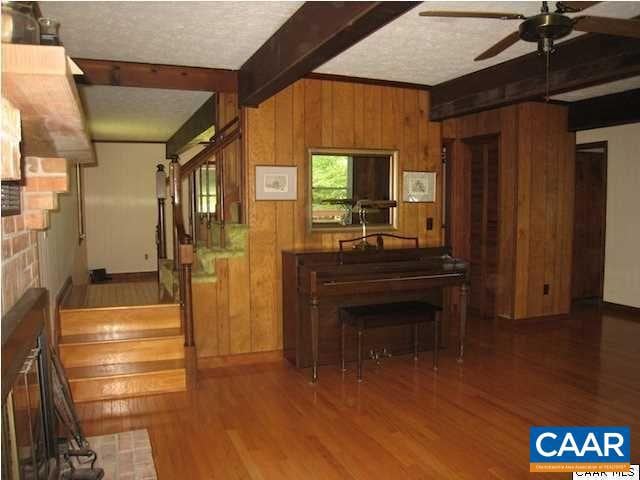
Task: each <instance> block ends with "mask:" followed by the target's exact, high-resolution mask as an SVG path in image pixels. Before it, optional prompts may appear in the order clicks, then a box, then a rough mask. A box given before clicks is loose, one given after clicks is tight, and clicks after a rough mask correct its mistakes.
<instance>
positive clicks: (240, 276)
mask: <svg viewBox="0 0 640 480" xmlns="http://www.w3.org/2000/svg"><path fill="white" fill-rule="evenodd" d="M428 114H429V94H428V93H427V92H425V91H419V90H414V89H403V88H395V87H387V86H377V85H364V84H357V83H347V82H336V81H325V80H315V79H304V80H300V81H298V82H296V83H295V84H293V85H292V86H290V87H288V88H287V89H285V90H283V91H282V92H280V93H278V94H277V95H275V96H274V97H272V98H270V99H269V100H267V101H265V102H263V103H262V104H261V105H260V107H259V108H257V109H246V110H245V111H244V112H243V123H244V130H243V132H244V133H243V144H244V163H245V165H246V170H245V178H246V193H245V201H246V205H247V210H248V218H247V223H248V224H249V227H250V233H249V248H248V254H247V255H246V256H245V257H242V258H234V259H230V260H219V261H218V263H217V266H216V267H217V269H218V270H217V273H218V277H219V279H218V282H217V284H215V285H214V286H212V285H211V284H203V285H197V288H196V291H195V292H194V295H195V302H196V305H195V315H196V340H197V343H198V351H199V354H200V355H201V356H214V355H226V354H233V353H244V352H258V351H268V350H276V349H280V348H282V300H281V299H282V282H281V269H282V265H281V252H282V250H286V249H291V248H307V249H312V248H327V249H329V248H331V249H333V248H336V247H337V242H338V240H339V239H341V238H350V237H353V236H354V235H353V232H351V233H348V234H336V233H322V232H319V233H317V232H314V233H311V232H309V231H308V230H307V218H306V215H307V201H308V176H309V171H308V149H309V148H311V147H334V148H341V147H347V148H348V147H355V148H370V149H374V148H381V149H397V150H398V151H399V155H398V161H399V168H398V170H399V172H400V174H401V172H402V171H403V170H427V171H435V172H437V182H438V186H437V202H436V203H433V204H426V203H420V204H406V203H402V202H400V206H399V209H400V211H399V231H400V232H401V233H404V234H407V235H417V236H419V238H420V243H421V245H424V246H437V245H441V242H442V231H441V216H442V215H441V210H440V208H441V192H442V189H441V175H440V173H441V163H440V150H441V129H440V124H439V123H432V122H429V121H428ZM256 165H293V166H297V167H298V199H297V200H296V201H278V202H275V201H258V202H257V201H255V167H256ZM401 187H402V186H401V181H399V188H400V190H401ZM399 195H400V198H401V195H402V192H401V191H400V192H399ZM427 217H432V218H433V230H430V231H427V230H426V219H427Z"/></svg>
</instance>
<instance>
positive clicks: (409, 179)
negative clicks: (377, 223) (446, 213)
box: [402, 172, 436, 203]
mask: <svg viewBox="0 0 640 480" xmlns="http://www.w3.org/2000/svg"><path fill="white" fill-rule="evenodd" d="M402 192H403V193H402V195H403V198H402V199H403V200H404V201H405V202H411V203H417V202H435V201H436V172H403V174H402Z"/></svg>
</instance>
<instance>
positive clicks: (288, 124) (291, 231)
mask: <svg viewBox="0 0 640 480" xmlns="http://www.w3.org/2000/svg"><path fill="white" fill-rule="evenodd" d="M275 103H276V105H275V110H276V111H275V156H276V158H275V161H276V164H277V165H288V166H291V165H294V160H293V86H289V87H288V88H286V89H284V90H283V91H282V92H280V93H279V94H278V95H277V96H276V97H275ZM275 203H276V229H277V244H276V250H275V251H274V252H273V255H274V256H275V262H276V272H275V287H276V291H275V294H276V301H275V305H276V315H275V318H274V325H273V329H274V332H275V333H276V348H282V281H281V279H282V254H281V252H282V251H283V250H289V249H291V248H293V246H294V235H295V220H296V217H295V201H281V202H275Z"/></svg>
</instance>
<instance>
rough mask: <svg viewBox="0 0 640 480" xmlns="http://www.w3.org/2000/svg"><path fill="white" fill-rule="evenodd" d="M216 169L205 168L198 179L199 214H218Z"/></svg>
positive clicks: (200, 170) (201, 169)
mask: <svg viewBox="0 0 640 480" xmlns="http://www.w3.org/2000/svg"><path fill="white" fill-rule="evenodd" d="M216 194H217V192H216V167H215V165H208V166H206V165H205V166H203V167H202V168H200V169H199V170H198V178H197V179H196V197H197V205H196V210H197V212H198V213H213V214H215V213H216Z"/></svg>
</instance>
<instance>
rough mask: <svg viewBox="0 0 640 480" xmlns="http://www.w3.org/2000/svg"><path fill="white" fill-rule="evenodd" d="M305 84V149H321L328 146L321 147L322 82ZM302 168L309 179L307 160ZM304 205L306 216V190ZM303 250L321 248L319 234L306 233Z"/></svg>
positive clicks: (307, 192) (305, 81) (316, 81)
mask: <svg viewBox="0 0 640 480" xmlns="http://www.w3.org/2000/svg"><path fill="white" fill-rule="evenodd" d="M304 83H305V91H304V102H305V103H304V110H305V114H304V135H305V144H306V146H307V147H309V148H311V147H322V146H328V145H323V134H322V129H323V114H322V104H323V86H322V81H320V80H308V79H306V80H304ZM304 168H305V172H304V175H305V178H307V179H308V178H309V175H310V172H309V168H310V167H309V165H308V159H306V158H305V160H304ZM303 199H304V201H305V203H304V205H302V208H304V209H305V215H308V210H307V208H308V202H310V201H311V199H310V198H309V191H308V188H307V189H306V190H305V192H304V197H303ZM305 218H306V217H305ZM305 248H307V249H313V248H322V235H321V234H320V233H311V232H309V231H307V234H306V237H305Z"/></svg>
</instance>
